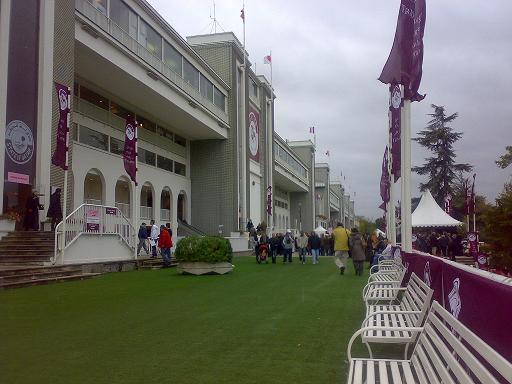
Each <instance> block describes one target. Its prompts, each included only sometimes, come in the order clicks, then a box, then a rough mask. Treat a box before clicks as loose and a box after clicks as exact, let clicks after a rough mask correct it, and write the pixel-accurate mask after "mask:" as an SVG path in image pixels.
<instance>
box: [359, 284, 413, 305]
mask: <svg viewBox="0 0 512 384" xmlns="http://www.w3.org/2000/svg"><path fill="white" fill-rule="evenodd" d="M377 284H385V285H393V284H394V282H384V283H383V282H372V283H368V284H366V285H365V286H364V288H363V300H364V301H366V299H367V298H368V297H367V296H368V293H369V290H370V288H371V287H372V286H373V285H377ZM374 290H375V291H381V292H382V291H398V292H400V291H406V290H407V287H386V288H374Z"/></svg>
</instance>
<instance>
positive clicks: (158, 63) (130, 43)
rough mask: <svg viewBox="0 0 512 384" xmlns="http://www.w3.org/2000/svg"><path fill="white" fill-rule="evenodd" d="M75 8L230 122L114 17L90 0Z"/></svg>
mask: <svg viewBox="0 0 512 384" xmlns="http://www.w3.org/2000/svg"><path fill="white" fill-rule="evenodd" d="M75 9H76V10H77V11H78V12H79V13H81V14H82V15H83V16H85V17H86V18H87V19H89V20H90V21H92V22H93V23H94V24H95V25H96V26H98V27H99V28H100V29H101V30H103V31H104V32H105V33H107V34H108V35H110V36H112V37H113V38H114V39H115V40H117V41H118V42H119V43H121V44H122V45H123V46H124V47H126V48H127V49H128V50H130V51H131V52H133V53H134V54H135V55H136V56H138V57H139V58H140V59H142V60H143V61H145V62H146V63H147V64H149V65H150V66H151V67H152V68H154V69H155V70H156V71H157V72H158V73H160V74H161V75H163V76H164V77H165V78H167V79H168V80H170V81H171V82H172V83H173V84H174V85H175V86H176V87H178V88H179V89H181V90H182V91H183V92H185V93H186V94H187V95H188V96H190V97H191V98H192V99H194V100H195V101H197V102H198V103H199V104H201V105H202V106H203V107H205V108H206V109H207V110H209V111H210V112H211V113H213V114H214V115H215V116H217V117H218V118H219V119H221V120H222V121H224V122H225V123H228V115H227V113H226V111H224V110H222V109H220V108H219V107H218V106H216V105H215V104H213V102H212V101H210V100H208V99H207V98H205V97H204V96H203V95H201V93H200V92H199V91H198V90H196V89H195V88H193V87H192V86H191V85H190V84H189V83H187V82H186V81H185V79H183V77H182V76H181V75H179V74H177V73H176V72H174V71H173V70H172V69H171V68H170V67H169V66H168V65H167V64H165V63H164V62H163V61H162V59H161V58H159V57H157V56H155V55H153V54H152V53H151V52H150V51H149V50H148V49H147V48H145V47H144V46H143V45H142V44H140V43H139V42H138V41H137V40H136V39H134V38H133V37H131V36H130V35H129V34H128V33H126V32H125V31H124V30H123V29H122V28H120V27H119V26H118V25H117V24H116V23H115V22H114V21H113V20H112V19H109V18H108V17H107V16H106V15H105V14H103V13H102V12H101V11H99V10H98V9H96V8H95V7H94V6H93V5H92V4H91V3H90V2H89V1H88V0H75Z"/></svg>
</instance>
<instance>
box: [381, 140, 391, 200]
mask: <svg viewBox="0 0 512 384" xmlns="http://www.w3.org/2000/svg"><path fill="white" fill-rule="evenodd" d="M389 188H390V182H389V170H388V147H386V149H385V150H384V157H383V158H382V173H381V176H380V197H381V198H382V201H383V203H384V210H386V204H387V203H388V202H389V195H390V191H389ZM381 207H382V206H381ZM381 207H379V208H381Z"/></svg>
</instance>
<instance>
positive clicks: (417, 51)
mask: <svg viewBox="0 0 512 384" xmlns="http://www.w3.org/2000/svg"><path fill="white" fill-rule="evenodd" d="M425 18H426V5H425V0H401V1H400V9H399V11H398V21H397V25H396V32H395V39H394V41H393V47H392V48H391V52H390V54H389V57H388V59H387V61H386V64H385V65H384V68H383V69H382V73H381V74H380V76H379V80H380V81H382V82H383V83H385V84H391V83H393V82H398V83H399V84H402V85H403V86H404V91H405V95H404V96H405V98H406V99H408V100H411V101H421V100H422V99H423V98H424V97H425V96H422V95H420V94H419V93H418V89H419V87H420V83H421V76H422V65H423V34H424V31H425Z"/></svg>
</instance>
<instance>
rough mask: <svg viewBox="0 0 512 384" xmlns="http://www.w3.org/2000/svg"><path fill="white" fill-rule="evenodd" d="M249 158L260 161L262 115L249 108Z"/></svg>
mask: <svg viewBox="0 0 512 384" xmlns="http://www.w3.org/2000/svg"><path fill="white" fill-rule="evenodd" d="M248 136H249V157H250V158H251V159H253V160H254V161H258V162H259V161H260V114H259V112H258V111H256V110H255V109H254V108H252V107H249V135H248Z"/></svg>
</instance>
